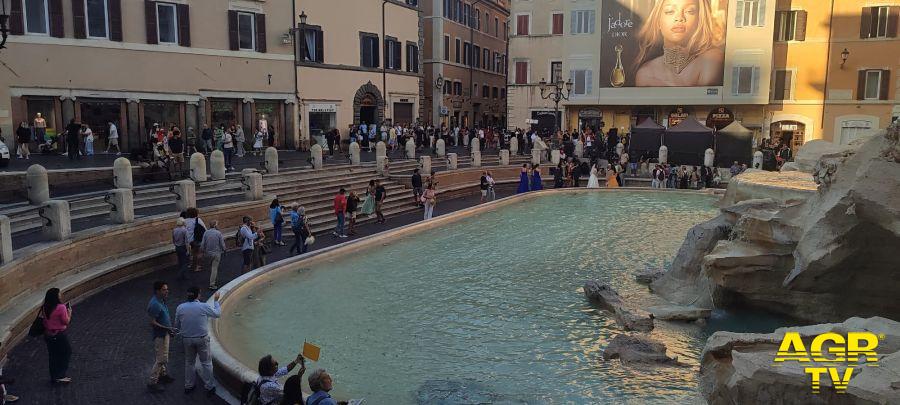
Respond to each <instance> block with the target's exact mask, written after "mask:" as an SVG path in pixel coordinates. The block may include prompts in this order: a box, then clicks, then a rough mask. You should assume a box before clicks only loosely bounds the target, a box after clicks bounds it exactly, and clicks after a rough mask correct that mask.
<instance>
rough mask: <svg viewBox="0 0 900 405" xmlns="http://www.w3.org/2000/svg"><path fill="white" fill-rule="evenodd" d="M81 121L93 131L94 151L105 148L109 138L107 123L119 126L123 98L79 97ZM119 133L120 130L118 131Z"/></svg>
mask: <svg viewBox="0 0 900 405" xmlns="http://www.w3.org/2000/svg"><path fill="white" fill-rule="evenodd" d="M78 105H79V110H80V113H81V123H82V124H83V125H87V126H88V127H90V128H91V131H92V132H93V133H94V151H98V152H99V151H102V150H104V149H106V145H107V143H108V140H109V123H110V122H113V123H116V124H117V125H120V126H121V124H120V123H121V122H122V116H123V112H124V111H125V101H124V100H98V99H79V100H78ZM120 134H121V131H120Z"/></svg>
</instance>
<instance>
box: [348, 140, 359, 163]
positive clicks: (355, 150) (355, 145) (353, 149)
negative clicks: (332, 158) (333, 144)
mask: <svg viewBox="0 0 900 405" xmlns="http://www.w3.org/2000/svg"><path fill="white" fill-rule="evenodd" d="M350 164H351V165H353V166H359V142H350Z"/></svg>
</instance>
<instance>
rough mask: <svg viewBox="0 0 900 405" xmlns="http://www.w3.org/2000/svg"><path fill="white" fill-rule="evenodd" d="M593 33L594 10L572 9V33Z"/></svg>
mask: <svg viewBox="0 0 900 405" xmlns="http://www.w3.org/2000/svg"><path fill="white" fill-rule="evenodd" d="M593 33H594V10H575V11H572V35H577V34H593Z"/></svg>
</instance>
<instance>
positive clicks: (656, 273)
mask: <svg viewBox="0 0 900 405" xmlns="http://www.w3.org/2000/svg"><path fill="white" fill-rule="evenodd" d="M663 274H666V270H665V269H657V268H646V269H643V270H639V271H638V272H637V273H635V274H634V281H637V282H638V283H641V284H650V283H652V282H654V281H656V280H658V279H659V278H660V277H662V276H663Z"/></svg>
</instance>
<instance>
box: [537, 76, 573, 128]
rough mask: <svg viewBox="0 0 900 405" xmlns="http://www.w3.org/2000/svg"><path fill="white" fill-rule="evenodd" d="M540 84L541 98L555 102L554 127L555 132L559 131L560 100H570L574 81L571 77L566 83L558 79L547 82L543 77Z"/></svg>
mask: <svg viewBox="0 0 900 405" xmlns="http://www.w3.org/2000/svg"><path fill="white" fill-rule="evenodd" d="M539 84H540V87H541V98H542V99H544V100H552V101H553V103H554V108H553V123H554V124H553V128H554V129H555V132H559V130H560V122H559V118H558V117H559V102H560V101H562V100H569V96H570V95H571V94H572V85H573V84H574V83H572V79H571V78H570V79H569V80H567V81H566V82H565V83H563V82H560V81H558V80H557V81H554V82H552V83H547V81H546V80H544V78H541V82H540V83H539Z"/></svg>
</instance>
